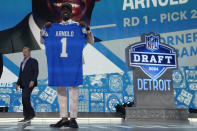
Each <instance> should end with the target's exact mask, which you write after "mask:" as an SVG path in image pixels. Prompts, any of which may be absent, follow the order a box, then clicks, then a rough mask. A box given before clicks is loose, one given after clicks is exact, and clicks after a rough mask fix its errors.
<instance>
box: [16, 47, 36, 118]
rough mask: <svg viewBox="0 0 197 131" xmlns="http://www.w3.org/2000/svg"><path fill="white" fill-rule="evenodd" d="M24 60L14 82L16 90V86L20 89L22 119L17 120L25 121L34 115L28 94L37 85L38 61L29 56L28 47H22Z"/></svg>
mask: <svg viewBox="0 0 197 131" xmlns="http://www.w3.org/2000/svg"><path fill="white" fill-rule="evenodd" d="M23 55H24V60H23V61H22V62H21V65H20V72H19V78H18V81H17V83H16V87H15V88H16V90H18V86H20V88H21V89H22V104H23V116H24V119H23V120H21V121H19V122H27V121H30V120H31V119H32V118H34V117H35V112H34V109H33V107H32V105H31V102H30V96H31V93H32V91H33V88H34V87H35V86H37V77H38V61H37V60H36V59H34V58H31V56H30V55H31V51H30V48H27V47H24V48H23Z"/></svg>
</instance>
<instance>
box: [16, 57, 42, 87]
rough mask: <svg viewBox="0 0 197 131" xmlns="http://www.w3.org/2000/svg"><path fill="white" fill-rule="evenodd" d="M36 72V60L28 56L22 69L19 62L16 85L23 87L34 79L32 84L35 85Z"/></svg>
mask: <svg viewBox="0 0 197 131" xmlns="http://www.w3.org/2000/svg"><path fill="white" fill-rule="evenodd" d="M38 72H39V71H38V61H37V60H36V59H34V58H31V57H30V58H29V59H28V60H27V62H26V64H25V67H24V69H23V71H22V62H21V65H20V72H19V78H18V81H17V85H20V87H21V88H24V87H28V86H29V83H30V81H34V86H37V77H38Z"/></svg>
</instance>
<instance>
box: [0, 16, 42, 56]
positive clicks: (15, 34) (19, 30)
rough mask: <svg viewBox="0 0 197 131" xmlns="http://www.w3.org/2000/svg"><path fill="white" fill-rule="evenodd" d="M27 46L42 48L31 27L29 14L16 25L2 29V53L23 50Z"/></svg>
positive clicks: (0, 37) (0, 39)
mask: <svg viewBox="0 0 197 131" xmlns="http://www.w3.org/2000/svg"><path fill="white" fill-rule="evenodd" d="M25 46H26V47H29V48H30V49H31V50H37V49H40V47H39V45H38V43H37V42H36V40H35V38H34V36H33V34H32V32H31V30H30V27H29V15H27V16H26V17H25V18H24V19H23V20H22V21H21V22H20V23H19V24H18V25H16V26H15V27H13V28H10V29H7V30H4V31H0V54H8V53H15V52H22V50H23V47H25Z"/></svg>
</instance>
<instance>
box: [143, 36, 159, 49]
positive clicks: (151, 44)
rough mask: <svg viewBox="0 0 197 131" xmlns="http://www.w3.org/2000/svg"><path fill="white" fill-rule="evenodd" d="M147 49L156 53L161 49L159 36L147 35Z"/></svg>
mask: <svg viewBox="0 0 197 131" xmlns="http://www.w3.org/2000/svg"><path fill="white" fill-rule="evenodd" d="M145 43H146V48H147V49H148V50H151V51H154V50H158V49H159V36H154V35H152V34H151V35H146V36H145Z"/></svg>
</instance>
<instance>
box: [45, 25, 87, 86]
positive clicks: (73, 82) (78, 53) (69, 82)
mask: <svg viewBox="0 0 197 131" xmlns="http://www.w3.org/2000/svg"><path fill="white" fill-rule="evenodd" d="M44 30H45V35H44V36H43V38H44V40H45V48H46V56H47V64H48V85H49V86H78V85H81V84H83V71H82V69H83V68H82V52H83V48H84V45H85V43H86V38H87V36H86V34H84V33H83V32H82V30H83V29H82V27H81V26H79V25H78V24H77V23H73V24H69V25H63V24H56V23H55V24H52V25H51V26H50V27H49V28H45V29H44ZM46 34H47V35H46Z"/></svg>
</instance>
